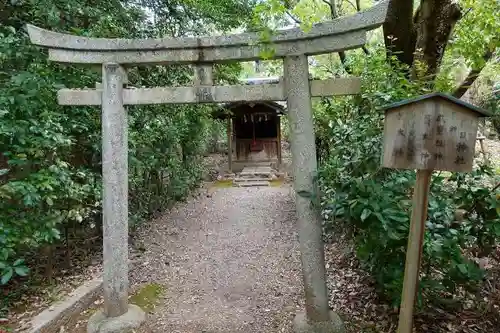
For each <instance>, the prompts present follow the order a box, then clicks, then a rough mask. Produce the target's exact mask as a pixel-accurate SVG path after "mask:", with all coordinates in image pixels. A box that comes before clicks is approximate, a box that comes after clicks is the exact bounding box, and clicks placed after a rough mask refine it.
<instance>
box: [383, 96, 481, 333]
mask: <svg viewBox="0 0 500 333" xmlns="http://www.w3.org/2000/svg"><path fill="white" fill-rule="evenodd" d="M488 115H489V114H488V113H487V112H485V111H484V110H481V109H479V108H477V107H475V106H473V105H470V104H467V103H464V102H462V101H460V100H458V99H456V98H453V97H450V96H447V95H444V94H440V93H435V94H429V95H424V96H421V97H419V98H416V99H413V100H407V101H403V102H400V103H396V104H392V105H389V106H387V107H386V109H385V124H384V145H383V148H384V153H383V156H382V165H383V166H384V167H386V168H395V169H416V170H417V180H416V183H415V190H414V192H413V208H412V215H411V222H410V234H409V237H408V248H407V250H406V262H405V275H404V283H403V293H402V299H401V307H400V312H399V324H398V333H411V332H412V327H413V309H414V307H415V301H416V298H417V292H418V283H419V269H420V262H421V259H422V249H423V242H424V233H425V221H426V220H427V205H428V196H429V188H430V182H431V176H432V171H433V170H445V171H454V172H468V171H471V170H472V164H473V159H474V150H475V142H476V137H477V128H478V120H479V117H481V116H488Z"/></svg>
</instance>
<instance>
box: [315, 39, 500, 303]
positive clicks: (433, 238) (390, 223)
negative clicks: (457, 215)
mask: <svg viewBox="0 0 500 333" xmlns="http://www.w3.org/2000/svg"><path fill="white" fill-rule="evenodd" d="M384 58H385V51H384V50H383V49H377V50H375V51H374V52H372V53H371V54H370V55H369V56H367V57H365V58H364V60H363V59H356V60H354V61H353V64H354V65H355V66H353V68H354V69H355V71H356V72H357V74H359V75H361V77H362V79H363V84H362V98H356V97H354V98H352V97H351V98H345V99H343V100H337V101H333V100H323V101H322V102H321V103H318V104H317V105H316V114H315V117H316V127H317V135H318V138H319V142H323V147H322V150H320V152H321V154H322V156H321V162H322V163H321V168H320V179H319V182H320V187H321V191H322V194H323V196H322V202H321V205H322V206H321V207H322V214H323V218H324V219H325V228H326V231H327V232H336V231H337V230H339V229H342V230H348V231H349V232H350V233H351V234H352V236H353V239H354V242H355V246H356V253H357V256H358V258H359V259H360V261H361V263H362V264H363V267H364V268H365V269H367V270H368V271H370V272H371V273H372V275H373V276H374V278H375V280H376V282H377V286H378V288H379V290H380V291H381V293H382V294H383V295H384V296H385V297H387V298H388V299H389V300H390V301H391V302H392V303H393V304H394V305H397V304H398V303H399V301H400V295H401V289H402V283H403V274H404V266H403V264H404V261H405V251H406V244H407V238H408V231H409V222H410V214H411V206H412V201H411V198H412V192H413V186H414V182H415V173H414V172H413V171H407V170H389V169H383V168H381V167H380V158H381V142H382V128H383V112H382V111H381V107H382V106H383V105H386V104H388V103H391V102H395V101H399V100H402V99H406V98H410V97H413V96H417V95H420V94H423V93H426V92H427V89H426V87H425V86H421V85H420V84H419V83H415V82H411V81H409V80H408V79H407V76H406V68H404V67H402V68H399V69H394V66H392V67H389V65H388V64H387V62H386V61H385V60H384ZM485 176H492V173H491V170H490V169H489V168H488V167H481V168H479V169H477V170H475V171H474V173H472V174H453V175H452V176H451V177H444V176H442V175H441V174H436V175H435V176H434V177H433V179H432V185H431V195H430V200H429V210H428V220H427V223H426V224H427V232H426V235H425V240H424V254H423V259H422V267H423V269H422V274H421V281H422V282H421V285H420V286H421V293H420V294H419V295H420V297H419V301H420V304H422V301H424V300H427V301H429V300H431V299H433V296H435V295H436V294H439V295H440V296H442V297H441V298H443V297H446V296H447V295H450V294H451V293H453V292H454V291H455V290H456V289H457V288H458V287H459V286H465V287H471V288H472V287H474V286H475V285H476V284H477V283H478V282H480V281H481V278H482V276H483V274H482V271H481V270H480V269H479V267H478V266H477V265H476V264H475V263H474V262H473V261H471V260H470V259H469V257H467V256H466V255H465V254H464V251H465V250H466V249H471V248H474V249H476V253H481V255H486V254H487V251H488V250H491V249H492V248H493V246H494V245H495V244H496V243H497V242H498V239H499V237H498V235H500V233H499V231H500V218H499V215H498V212H497V210H496V207H498V206H499V205H500V202H499V200H498V198H497V197H496V196H495V193H491V189H488V188H486V187H484V186H481V185H480V181H481V179H482V178H484V177H485ZM459 208H460V209H464V210H466V211H467V212H468V213H467V214H466V219H465V220H464V221H461V222H456V221H455V220H454V212H455V211H456V210H457V209H459ZM422 296H425V297H422Z"/></svg>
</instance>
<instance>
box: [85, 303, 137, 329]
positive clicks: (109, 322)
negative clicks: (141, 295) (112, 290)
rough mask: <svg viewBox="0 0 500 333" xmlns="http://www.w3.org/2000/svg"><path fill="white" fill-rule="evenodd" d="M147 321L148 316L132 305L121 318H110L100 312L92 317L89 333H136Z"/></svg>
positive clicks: (89, 323) (89, 322) (88, 327)
mask: <svg viewBox="0 0 500 333" xmlns="http://www.w3.org/2000/svg"><path fill="white" fill-rule="evenodd" d="M145 320H146V314H145V313H144V311H142V309H141V308H140V307H138V306H136V305H133V304H130V305H129V306H128V311H127V312H125V313H124V314H122V315H121V316H119V317H108V316H106V315H105V314H104V311H98V312H96V313H94V314H93V315H92V317H90V319H89V321H88V324H87V332H88V333H129V332H134V331H135V330H136V329H138V328H139V327H141V325H142V324H143V323H144V321H145Z"/></svg>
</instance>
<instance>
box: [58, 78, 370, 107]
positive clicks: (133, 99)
mask: <svg viewBox="0 0 500 333" xmlns="http://www.w3.org/2000/svg"><path fill="white" fill-rule="evenodd" d="M360 87H361V80H360V79H359V78H355V77H353V78H336V79H328V80H313V81H311V96H312V97H320V96H337V95H353V94H357V93H359V91H360ZM203 88H204V89H203V90H201V92H200V87H164V88H141V89H124V90H123V103H124V104H125V105H134V104H184V103H229V102H240V101H247V102H248V101H283V100H285V99H286V95H285V88H284V84H283V83H275V84H256V85H245V86H204V87H203ZM203 94H205V95H206V96H205V95H203ZM57 95H58V102H59V104H61V105H101V101H102V97H101V95H102V90H100V89H98V90H95V89H81V90H77V89H61V90H59V91H58V94H57Z"/></svg>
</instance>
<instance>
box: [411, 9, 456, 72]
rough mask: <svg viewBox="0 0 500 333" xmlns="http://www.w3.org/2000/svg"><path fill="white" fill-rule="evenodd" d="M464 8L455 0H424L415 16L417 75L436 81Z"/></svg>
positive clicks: (414, 68) (414, 62)
mask: <svg viewBox="0 0 500 333" xmlns="http://www.w3.org/2000/svg"><path fill="white" fill-rule="evenodd" d="M460 17H461V11H460V7H459V6H458V4H456V3H454V2H453V1H452V0H422V2H421V5H420V8H419V10H418V11H417V15H416V16H415V23H414V24H415V30H416V35H417V39H416V48H415V49H416V50H417V52H415V58H414V60H413V76H414V77H415V78H419V79H424V80H428V81H433V80H434V78H435V75H436V73H437V72H438V69H439V65H440V64H441V60H442V59H443V55H444V51H445V49H446V45H447V44H448V40H449V38H450V35H451V32H452V31H453V27H454V26H455V23H456V22H457V21H458V20H459V19H460Z"/></svg>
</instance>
